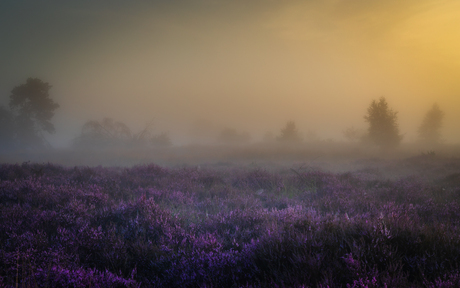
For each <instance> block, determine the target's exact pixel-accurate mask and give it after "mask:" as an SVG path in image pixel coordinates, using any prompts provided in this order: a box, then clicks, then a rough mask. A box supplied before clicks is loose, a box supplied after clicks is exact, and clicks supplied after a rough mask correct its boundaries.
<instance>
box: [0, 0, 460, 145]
mask: <svg viewBox="0 0 460 288" xmlns="http://www.w3.org/2000/svg"><path fill="white" fill-rule="evenodd" d="M0 7H1V9H0V19H1V20H0V22H1V25H0V37H1V39H2V45H1V47H0V63H2V64H1V65H0V75H1V77H0V95H1V97H0V98H1V99H0V104H1V105H3V106H5V107H7V106H8V99H9V95H10V91H11V89H12V88H13V87H15V86H17V85H19V84H21V83H23V82H24V81H25V79H27V78H28V77H38V78H40V79H42V80H43V81H46V82H48V83H50V84H51V85H52V86H53V87H52V89H51V91H50V94H51V97H52V98H53V99H54V100H55V101H56V102H57V103H59V105H60V108H59V109H58V110H56V114H55V116H54V118H53V120H52V122H53V123H54V125H55V127H56V133H55V134H51V135H46V138H47V140H48V141H49V142H50V143H51V145H53V146H55V147H70V145H71V143H72V141H73V140H74V139H75V138H76V137H77V136H78V135H80V133H81V129H82V126H83V125H84V124H85V123H86V122H87V121H88V120H98V121H100V120H102V119H103V118H105V117H108V118H112V119H114V120H116V121H121V122H123V123H125V124H126V125H127V126H129V127H130V128H131V129H132V130H133V131H141V130H142V129H143V128H144V127H145V126H146V124H147V123H153V128H152V129H153V131H154V132H153V133H163V132H167V133H168V135H169V136H170V137H171V140H172V143H173V144H174V145H188V144H192V143H208V142H212V141H214V140H215V139H216V138H217V137H218V134H219V133H220V132H221V131H222V130H223V129H226V128H227V129H234V130H235V131H237V132H238V133H243V134H244V135H250V139H251V140H250V141H251V142H257V141H262V140H263V139H264V135H267V133H268V134H270V133H271V135H274V136H277V135H278V134H279V133H280V130H281V129H282V128H283V126H284V125H285V124H286V122H288V121H294V122H295V123H296V125H297V129H298V131H299V133H300V134H301V135H302V137H303V139H304V140H309V138H311V137H312V135H315V139H317V140H318V139H319V140H331V141H343V140H344V136H343V131H344V130H345V129H346V128H348V127H356V128H357V129H363V130H365V129H367V124H366V123H365V121H364V119H363V116H364V115H365V113H366V110H367V107H368V106H369V104H370V103H371V101H372V100H374V99H378V98H379V97H381V96H384V97H385V98H386V99H387V101H388V103H389V105H390V106H391V108H392V109H394V110H395V111H397V112H398V123H399V128H400V131H401V133H402V134H403V136H404V137H403V142H406V143H409V142H413V141H416V140H417V129H418V127H419V126H420V123H421V121H422V119H423V116H424V114H425V113H426V111H427V110H428V109H429V108H430V107H431V106H432V105H433V103H437V104H438V105H439V107H440V108H441V109H442V110H443V111H444V112H445V119H444V124H443V127H442V137H443V141H444V142H445V143H449V144H453V143H458V142H459V141H460V132H459V131H460V129H458V123H460V97H459V95H460V82H459V81H458V79H460V52H459V51H460V40H459V39H460V30H458V29H456V27H460V18H459V17H458V16H459V13H460V12H459V11H460V3H458V2H457V1H453V0H451V1H434V0H422V1H412V0H411V1H404V2H401V1H393V0H390V1H385V2H380V1H379V2H375V1H373V2H369V1H364V0H359V1H353V2H352V3H350V2H349V1H342V0H328V1H250V3H248V1H207V0H199V1H168V3H164V1H149V2H144V1H130V2H123V1H97V3H96V2H94V1H78V2H62V1H46V2H37V1H29V0H24V1H9V0H8V1H3V2H2V4H0Z"/></svg>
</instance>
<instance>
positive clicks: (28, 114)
mask: <svg viewBox="0 0 460 288" xmlns="http://www.w3.org/2000/svg"><path fill="white" fill-rule="evenodd" d="M50 89H51V85H50V84H48V83H46V82H43V81H42V80H40V79H38V78H28V79H27V80H26V83H25V84H21V85H19V86H16V87H14V88H13V90H11V95H10V108H11V109H12V111H14V113H15V114H16V119H15V122H16V137H17V141H18V142H19V144H20V145H22V146H35V145H37V144H43V143H46V140H45V138H44V136H43V132H48V133H54V132H55V129H54V125H53V124H52V123H51V118H53V116H54V111H55V110H56V109H57V108H59V105H58V104H57V103H56V102H54V101H53V100H52V99H51V97H50V95H49V90H50Z"/></svg>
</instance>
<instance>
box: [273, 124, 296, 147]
mask: <svg viewBox="0 0 460 288" xmlns="http://www.w3.org/2000/svg"><path fill="white" fill-rule="evenodd" d="M276 139H277V140H278V141H283V142H292V143H294V142H300V141H302V138H301V137H300V135H299V132H298V131H297V128H296V126H295V122H294V121H288V122H287V123H286V126H284V128H283V129H281V135H280V136H278V137H277V138H276Z"/></svg>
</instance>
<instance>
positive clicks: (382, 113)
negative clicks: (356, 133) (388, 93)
mask: <svg viewBox="0 0 460 288" xmlns="http://www.w3.org/2000/svg"><path fill="white" fill-rule="evenodd" d="M397 114H398V113H397V112H395V111H393V110H392V109H390V108H389V107H388V103H387V101H386V99H385V98H384V97H381V98H380V99H379V100H378V101H376V100H373V101H372V103H371V104H370V105H369V108H367V115H365V116H364V119H365V120H366V122H368V123H369V128H368V134H367V138H368V140H369V141H371V142H372V143H374V144H375V145H377V146H379V147H381V148H393V147H395V146H397V145H399V143H400V142H401V140H402V135H400V134H399V127H398V123H397V120H398V117H397Z"/></svg>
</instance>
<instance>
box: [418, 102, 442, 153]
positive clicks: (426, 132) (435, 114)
mask: <svg viewBox="0 0 460 288" xmlns="http://www.w3.org/2000/svg"><path fill="white" fill-rule="evenodd" d="M443 119H444V112H443V111H442V110H441V109H439V106H438V104H436V103H435V104H433V106H432V107H431V109H430V110H429V111H428V112H426V114H425V117H424V118H423V121H422V124H421V125H420V128H419V129H418V133H419V136H420V140H421V141H422V142H423V143H424V144H428V145H436V144H439V143H440V142H441V128H442V121H443Z"/></svg>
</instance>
